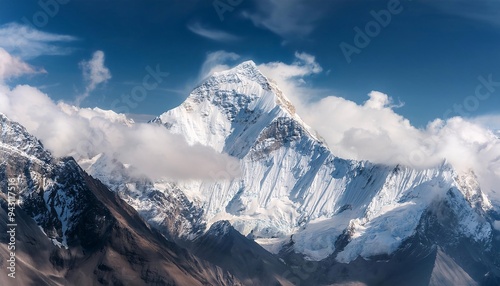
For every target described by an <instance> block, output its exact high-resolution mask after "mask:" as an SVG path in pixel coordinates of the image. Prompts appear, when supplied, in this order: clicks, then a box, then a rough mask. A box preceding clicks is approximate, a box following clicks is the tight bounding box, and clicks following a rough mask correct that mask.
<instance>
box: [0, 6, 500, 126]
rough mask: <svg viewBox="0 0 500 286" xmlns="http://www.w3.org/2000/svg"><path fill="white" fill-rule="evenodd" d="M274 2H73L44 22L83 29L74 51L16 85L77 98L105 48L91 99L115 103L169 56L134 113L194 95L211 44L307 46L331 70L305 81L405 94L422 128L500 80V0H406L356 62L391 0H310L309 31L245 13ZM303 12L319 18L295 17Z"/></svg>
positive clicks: (346, 90) (344, 91) (359, 91)
mask: <svg viewBox="0 0 500 286" xmlns="http://www.w3.org/2000/svg"><path fill="white" fill-rule="evenodd" d="M271 2H273V1H270V0H255V1H252V0H244V1H243V2H242V4H240V5H238V6H237V7H235V9H234V11H233V12H227V13H225V14H224V18H225V19H224V21H220V19H219V16H218V15H217V13H216V11H215V9H214V7H213V2H212V1H211V0H203V1H202V0H183V1H177V0H168V1H165V0H163V1H161V0H146V1H139V0H136V1H133V0H119V1H118V0H90V1H89V0H70V1H69V3H68V4H65V5H61V6H60V11H59V13H57V15H55V16H54V17H52V18H50V19H49V22H48V24H47V25H46V26H44V27H41V28H40V30H42V31H45V32H50V33H56V34H67V35H72V36H75V37H77V38H78V39H79V40H78V41H75V42H71V43H66V44H64V45H67V46H71V47H72V48H74V51H73V53H71V54H70V55H67V56H40V57H37V58H34V59H29V60H27V62H28V63H30V64H31V65H34V66H39V67H44V68H45V69H46V70H47V72H48V73H47V74H45V75H37V76H32V77H29V78H21V79H17V80H16V82H13V83H28V84H31V85H34V86H42V87H44V89H43V91H44V92H46V93H47V94H49V95H50V96H51V97H52V98H53V99H54V100H56V101H57V100H65V101H68V102H71V101H72V100H74V98H75V97H76V96H77V95H78V94H79V93H81V92H82V91H83V90H84V86H85V84H84V82H83V80H82V74H81V70H80V69H79V67H78V63H79V62H80V61H82V60H84V59H89V58H90V57H91V55H92V53H93V52H94V51H96V50H102V51H104V53H105V55H106V66H107V67H108V68H109V69H110V71H111V73H112V75H113V77H112V79H111V80H110V81H109V82H108V83H107V84H105V85H104V86H102V87H99V88H98V89H97V90H95V91H94V92H92V94H91V96H90V97H88V98H87V99H86V100H85V101H84V102H83V103H82V106H84V107H94V106H98V107H101V108H103V109H109V108H110V107H111V103H112V102H113V101H114V100H115V99H116V98H119V97H120V96H121V94H123V93H127V92H130V90H131V89H132V88H133V86H134V85H136V84H138V83H140V82H141V80H142V78H143V77H144V75H145V74H146V71H145V67H146V66H152V67H155V66H156V65H160V67H161V70H162V71H166V72H169V74H170V75H169V77H168V78H167V79H166V80H165V81H164V82H162V83H161V84H160V86H159V88H157V89H156V90H153V91H151V92H149V94H148V97H147V98H146V100H144V101H143V102H141V103H140V104H139V106H138V107H137V108H135V109H134V110H133V112H134V113H138V114H151V115H158V114H160V113H162V112H164V111H166V110H167V109H170V108H172V107H175V106H176V105H178V104H180V103H181V102H182V101H183V100H184V99H185V97H187V95H188V94H187V92H186V91H187V90H188V88H189V87H190V86H191V85H192V84H193V81H195V80H196V78H197V76H198V72H199V70H200V67H201V65H202V63H203V61H204V60H205V57H206V55H207V53H208V52H212V51H217V50H225V51H228V52H234V53H237V54H240V55H242V60H244V59H253V60H254V61H255V62H257V63H266V62H271V61H283V62H285V63H291V62H292V61H293V60H294V53H295V52H296V51H299V52H306V53H308V54H311V55H314V56H316V60H317V61H318V63H319V64H320V65H321V66H322V67H323V70H324V71H323V72H322V73H321V74H318V75H314V76H312V77H310V78H306V81H307V83H308V84H309V85H311V86H314V87H317V88H318V89H322V90H325V95H337V96H342V97H344V98H347V99H350V100H353V101H355V102H358V103H362V102H363V101H365V100H366V99H367V96H366V95H367V93H368V92H370V91H371V90H377V91H381V92H384V93H387V94H389V95H390V96H392V97H393V98H394V99H395V100H396V101H397V100H401V101H402V102H405V105H404V106H403V107H401V108H399V109H398V110H397V112H398V113H400V114H402V115H403V116H405V117H407V118H408V119H410V121H411V122H412V123H413V124H414V125H417V126H424V125H425V124H426V123H427V122H428V121H430V120H433V119H434V118H438V117H443V114H444V113H445V111H446V110H447V109H449V108H452V107H453V105H454V104H460V103H462V102H463V101H464V99H465V98H466V97H467V96H473V95H474V92H475V88H476V86H477V85H478V84H479V81H478V79H477V78H478V76H481V75H482V76H484V77H487V76H488V75H490V74H491V75H492V77H493V79H496V80H497V81H499V82H500V21H498V22H495V20H494V18H492V17H489V18H488V17H484V19H475V18H474V17H473V16H471V14H474V13H473V12H476V11H483V10H484V9H485V7H488V9H489V11H490V12H492V13H497V14H500V10H496V12H495V8H500V5H498V4H492V3H493V2H492V1H489V0H480V1H477V2H474V3H477V4H470V6H467V7H465V6H464V8H460V7H457V5H455V4H453V3H451V2H450V1H447V0H446V1H434V2H437V3H438V4H436V3H434V4H431V3H430V1H427V0H422V1H418V0H414V1H401V5H402V7H403V8H404V9H403V11H402V12H401V13H399V14H397V15H393V17H392V20H391V22H390V24H389V25H388V26H387V27H386V28H383V29H382V30H381V32H380V34H379V35H378V36H376V37H375V38H373V39H372V40H371V42H370V44H369V45H368V46H367V47H366V48H364V49H362V51H361V53H360V54H354V55H353V56H352V62H351V63H348V62H347V61H346V59H345V57H344V55H343V54H342V51H341V50H340V48H339V44H340V43H341V42H346V43H349V44H353V38H354V35H355V32H354V30H353V28H354V27H356V26H358V27H360V28H362V29H363V28H364V26H365V24H366V23H368V22H369V21H371V20H373V17H372V15H370V11H372V10H375V11H379V10H380V9H384V8H386V7H387V3H388V2H389V1H378V0H377V1H310V2H307V1H306V3H309V4H308V5H310V6H309V7H308V9H309V10H307V9H306V10H305V11H304V13H311V11H317V12H318V13H319V12H322V13H323V14H322V15H320V16H318V17H317V19H316V20H315V21H311V23H312V24H311V25H312V26H313V29H312V31H311V32H310V33H306V34H305V35H300V34H299V33H297V34H295V35H294V34H293V33H292V35H278V34H276V33H274V32H272V31H270V30H269V29H266V28H265V27H262V26H255V25H254V23H253V22H252V21H250V20H249V19H247V18H246V17H244V16H243V15H244V14H245V13H264V14H265V13H266V11H267V10H266V9H264V10H262V7H263V6H264V7H265V5H266V3H271ZM292 2H300V1H297V0H294V1H292ZM458 2H460V1H458ZM0 7H1V9H0V25H2V24H6V23H10V22H17V23H22V20H21V19H22V18H23V17H27V18H28V19H32V17H33V15H34V14H35V13H36V12H37V11H39V10H41V7H40V6H39V5H38V4H37V1H28V0H16V1H11V0H0ZM269 9H271V8H269ZM461 9H462V10H461ZM492 9H493V11H491V10H492ZM267 12H268V11H267ZM302 16H304V17H308V16H310V15H300V13H299V15H296V17H302ZM499 18H500V17H499ZM282 21H292V20H287V19H283V20H282ZM192 23H202V24H203V25H204V26H207V27H210V28H212V29H215V30H220V31H225V32H227V33H230V34H233V35H235V36H237V37H239V40H235V41H213V40H210V39H207V38H204V37H200V36H199V35H196V34H194V33H193V32H191V31H190V30H189V29H188V26H189V25H190V24H192ZM0 46H1V39H0ZM499 107H500V87H499V88H498V91H496V92H494V93H493V94H492V96H491V97H490V98H489V99H488V100H486V101H482V102H481V104H480V106H479V108H478V109H477V110H475V111H474V112H473V113H471V114H470V116H479V115H482V114H490V113H495V114H497V113H498V112H499Z"/></svg>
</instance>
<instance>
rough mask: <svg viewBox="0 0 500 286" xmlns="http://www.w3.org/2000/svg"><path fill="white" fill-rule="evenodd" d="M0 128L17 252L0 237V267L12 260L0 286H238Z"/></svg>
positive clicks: (25, 136) (0, 159)
mask: <svg viewBox="0 0 500 286" xmlns="http://www.w3.org/2000/svg"><path fill="white" fill-rule="evenodd" d="M0 124H1V130H0V134H1V138H0V139H1V140H0V182H1V183H0V187H1V190H2V192H1V195H0V196H1V198H0V202H1V206H2V207H1V211H0V216H1V219H2V221H3V222H7V220H8V219H9V217H11V215H10V216H9V213H10V210H9V205H8V202H9V196H11V197H12V195H13V194H15V195H16V199H17V200H18V204H17V205H18V206H17V207H16V209H15V211H14V214H15V219H14V220H12V222H13V223H15V224H16V226H15V249H9V242H10V241H11V240H10V234H9V233H7V230H10V229H11V228H10V227H9V228H8V229H6V224H5V223H2V230H1V231H0V258H1V259H0V266H1V268H2V269H3V271H5V269H6V267H7V264H8V263H9V262H7V259H8V258H9V256H10V253H11V252H15V258H16V266H15V277H16V278H15V279H13V278H11V277H8V276H7V275H1V276H0V285H241V284H240V282H239V281H238V280H237V279H236V278H234V276H233V275H231V274H229V273H228V272H227V271H224V270H222V269H221V268H219V267H217V266H214V265H213V264H211V263H208V262H206V261H204V260H202V259H199V258H197V257H195V256H193V255H192V254H190V253H189V252H188V251H186V250H185V249H183V248H181V247H179V246H178V245H176V244H175V243H173V242H170V241H167V240H166V239H165V237H164V236H162V235H161V234H160V233H159V232H158V231H156V230H155V229H153V228H151V227H150V226H149V225H148V224H147V223H145V222H144V221H143V219H142V218H141V217H140V216H139V215H138V214H137V212H136V211H135V210H134V209H133V208H132V207H130V206H129V205H127V204H126V203H125V202H124V201H122V200H121V199H120V198H119V197H118V196H117V195H116V194H115V193H112V192H111V191H109V189H108V188H107V187H106V186H104V185H103V184H102V183H101V182H99V181H98V180H95V179H93V178H92V177H90V176H88V175H87V174H86V173H85V172H84V171H83V170H82V169H81V168H80V167H79V166H78V164H77V163H76V162H75V161H74V160H73V159H72V158H63V159H55V158H52V157H51V156H50V153H49V152H47V151H46V150H45V149H44V148H43V146H42V144H41V143H40V142H39V141H38V140H36V138H34V137H33V136H31V135H29V133H28V132H26V130H25V129H24V128H23V127H22V126H20V125H19V124H17V123H15V122H11V121H9V119H7V118H6V117H5V116H4V115H0ZM9 192H10V193H9ZM11 201H12V200H11Z"/></svg>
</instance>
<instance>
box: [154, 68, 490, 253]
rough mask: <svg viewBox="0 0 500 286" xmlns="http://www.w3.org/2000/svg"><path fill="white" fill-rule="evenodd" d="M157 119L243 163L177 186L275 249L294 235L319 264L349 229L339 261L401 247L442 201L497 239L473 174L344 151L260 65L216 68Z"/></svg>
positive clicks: (470, 231)
mask: <svg viewBox="0 0 500 286" xmlns="http://www.w3.org/2000/svg"><path fill="white" fill-rule="evenodd" d="M155 122H156V123H161V124H164V125H165V126H166V127H167V128H169V129H170V130H171V131H172V132H174V133H177V134H180V135H182V136H184V137H185V138H186V140H187V141H188V142H189V143H191V144H195V143H199V144H202V145H206V146H211V147H213V148H215V149H216V150H217V151H220V152H226V153H228V154H230V155H232V156H235V157H237V158H239V159H240V160H241V165H242V169H243V176H242V178H241V179H239V180H233V181H226V182H180V183H178V187H179V189H180V190H181V191H182V192H183V193H184V194H185V195H186V196H187V198H189V200H190V201H192V202H193V203H194V204H195V205H196V206H198V207H199V208H201V209H202V210H203V212H204V218H205V219H206V221H207V223H208V225H211V224H212V223H214V222H216V221H219V220H227V221H229V222H230V223H231V224H232V225H233V226H234V227H235V228H236V229H237V230H238V231H240V232H241V233H242V234H243V235H251V236H252V237H254V238H256V239H257V241H258V242H260V243H261V244H262V245H263V246H265V247H267V248H268V249H270V250H271V249H274V250H276V249H280V248H281V246H282V245H284V244H285V243H288V242H289V241H290V237H291V235H293V237H292V238H291V240H292V241H293V247H294V250H295V251H297V252H300V253H303V254H305V255H306V256H307V257H309V258H310V259H314V260H320V259H323V258H325V257H327V256H329V255H331V254H333V253H335V251H336V249H335V243H336V241H337V240H338V239H339V237H341V236H342V235H344V236H345V235H346V234H348V241H349V243H348V244H347V245H346V246H345V247H344V248H343V250H342V251H341V252H339V253H338V254H337V259H338V260H339V261H342V262H349V261H352V260H353V259H355V258H356V257H357V256H362V257H369V256H373V255H377V254H382V253H392V252H393V251H395V250H396V249H397V248H398V247H399V246H400V245H401V243H402V242H403V241H404V240H405V239H407V238H409V237H410V236H412V235H413V234H414V233H415V230H416V228H417V226H418V225H419V223H420V221H421V218H422V216H423V215H424V214H425V213H426V212H427V211H428V209H429V207H430V206H431V205H432V204H433V202H435V201H436V200H446V201H450V202H454V203H455V204H460V206H461V207H460V208H458V207H457V208H454V210H455V211H456V215H457V216H459V217H462V218H463V219H464V220H462V221H461V224H460V225H459V226H457V227H458V228H459V232H460V233H461V234H462V235H463V236H465V237H470V238H471V239H473V240H475V241H482V242H485V243H487V242H488V241H489V240H491V236H492V234H491V224H490V222H488V221H486V220H484V219H483V217H482V216H483V214H484V213H486V212H488V211H489V210H490V209H491V208H492V207H493V206H492V205H491V202H490V201H489V200H488V198H487V197H486V195H485V194H483V193H482V192H481V190H480V188H479V185H478V183H477V180H476V178H475V176H474V174H472V173H470V174H457V173H456V172H455V171H454V169H453V167H452V166H450V165H449V164H446V163H443V164H442V165H440V166H436V167H435V168H432V169H427V170H413V169H410V168H406V167H403V166H384V165H376V164H372V163H370V162H364V161H361V162H358V161H351V160H343V159H340V158H338V157H336V156H335V155H334V154H332V153H331V152H330V150H329V149H328V148H327V146H325V145H324V144H323V143H322V142H321V141H320V140H318V139H317V138H316V137H315V136H313V135H312V134H314V133H313V132H310V131H309V128H308V127H307V126H306V125H305V124H304V123H303V122H302V121H301V120H300V118H299V117H298V115H296V114H295V111H294V108H293V106H292V105H291V104H290V103H289V101H288V100H287V99H286V97H285V96H284V95H283V94H282V92H280V91H279V89H278V88H277V87H276V86H275V85H274V84H273V83H272V82H271V81H270V80H268V79H267V78H266V77H265V76H263V75H262V74H261V73H260V71H258V69H257V68H256V66H255V64H254V63H253V62H244V63H242V64H240V65H239V66H237V67H235V68H233V69H231V70H228V71H224V72H220V73H215V74H214V75H212V76H211V77H209V78H208V79H207V80H206V81H205V82H204V83H203V84H201V85H200V86H199V87H197V88H196V89H195V90H194V91H193V92H192V93H191V95H190V96H189V97H188V99H187V100H186V101H185V102H184V103H183V104H182V105H180V106H179V107H177V108H175V109H172V110H170V111H167V112H166V113H164V114H162V115H161V116H159V117H158V118H157V119H156V120H155ZM152 208H154V206H152Z"/></svg>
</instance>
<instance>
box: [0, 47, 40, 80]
mask: <svg viewBox="0 0 500 286" xmlns="http://www.w3.org/2000/svg"><path fill="white" fill-rule="evenodd" d="M37 73H46V71H45V70H44V69H37V68H35V67H33V66H31V65H29V64H28V63H26V62H24V61H23V60H21V59H20V58H18V57H15V56H12V55H11V54H9V52H7V51H6V50H4V49H3V48H0V83H2V82H4V81H5V80H8V79H11V78H16V77H19V76H22V75H29V74H37Z"/></svg>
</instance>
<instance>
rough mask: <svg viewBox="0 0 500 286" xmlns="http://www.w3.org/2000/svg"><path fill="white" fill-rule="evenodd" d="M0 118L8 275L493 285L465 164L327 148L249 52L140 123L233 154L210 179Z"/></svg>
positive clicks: (494, 210)
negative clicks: (12, 243)
mask: <svg viewBox="0 0 500 286" xmlns="http://www.w3.org/2000/svg"><path fill="white" fill-rule="evenodd" d="M0 116H1V117H0V121H1V124H2V125H1V126H2V131H1V137H0V138H1V141H0V155H1V156H0V159H1V162H0V163H1V165H0V179H1V188H2V213H1V214H2V219H3V220H4V221H7V219H8V208H7V204H8V198H7V194H8V191H7V190H8V189H9V186H10V185H9V179H12V178H15V180H16V181H17V182H18V183H17V185H16V188H18V190H19V192H18V200H19V208H18V209H17V210H16V212H17V213H16V219H17V224H18V225H19V226H18V227H17V229H18V233H17V234H16V235H17V236H16V237H17V238H18V242H17V245H18V246H19V248H18V250H17V252H16V255H17V257H18V266H17V267H18V272H19V276H20V277H22V279H24V280H23V281H24V283H23V284H20V285H67V284H68V283H69V284H71V285H78V283H80V282H81V283H85V284H86V285H92V283H94V284H95V285H101V284H102V285H356V284H359V285H500V255H499V254H500V226H499V225H500V222H499V221H500V206H499V205H498V202H496V201H494V200H492V199H491V198H490V197H489V196H488V194H487V193H486V192H483V190H482V189H481V185H480V182H479V181H478V179H477V177H476V175H475V174H474V172H473V171H466V172H464V171H458V170H457V169H455V168H454V166H452V165H451V164H450V163H448V162H447V161H446V160H443V162H441V163H440V164H439V165H437V166H434V167H433V168H427V169H415V168H411V167H408V166H402V165H389V164H374V163H371V162H368V161H356V160H346V159H342V158H339V157H337V156H336V155H335V154H334V153H333V152H332V151H331V150H330V149H329V147H328V146H327V144H326V143H325V142H324V140H323V139H322V137H321V136H320V135H319V134H317V133H316V132H315V131H314V130H313V129H312V128H311V127H309V126H308V125H307V124H306V123H304V122H303V121H302V120H301V118H300V117H299V115H298V114H296V110H295V107H294V106H293V104H292V103H291V102H290V100H288V99H287V98H286V96H285V95H284V94H283V92H282V91H281V90H280V89H279V87H278V86H277V84H276V83H274V82H273V81H272V80H271V79H268V78H267V77H266V76H264V75H263V74H262V73H261V72H260V71H259V70H258V68H257V66H256V65H255V64H254V63H253V62H251V61H248V62H243V63H241V64H240V65H238V66H236V67H234V68H232V69H230V70H227V71H223V72H217V73H214V74H213V75H211V76H210V77H208V78H207V79H205V81H204V82H203V83H202V84H200V85H199V86H198V87H196V88H195V89H194V90H193V91H192V92H191V94H190V95H189V97H188V98H187V99H186V100H185V101H184V102H183V103H182V104H181V105H180V106H178V107H176V108H174V109H172V110H169V111H167V112H165V113H163V114H161V115H160V116H158V117H156V118H154V119H153V120H151V121H150V122H149V124H156V125H160V126H164V128H165V129H166V130H168V132H171V133H174V134H178V135H180V136H182V137H184V139H185V140H186V141H187V142H188V143H189V144H191V145H195V144H200V145H203V146H207V147H210V148H213V149H214V150H215V151H217V152H220V153H224V154H227V155H230V156H232V157H234V158H236V159H238V161H239V165H238V166H232V165H228V166H227V168H226V171H225V172H214V173H213V176H212V178H211V179H210V180H172V179H167V178H162V179H153V178H149V177H147V176H138V175H137V174H136V173H135V172H133V171H132V169H133V168H131V167H130V166H129V165H128V164H127V162H120V161H119V160H118V159H117V158H115V157H114V155H113V154H104V153H101V154H97V155H95V156H93V157H91V158H77V159H76V160H75V159H73V158H71V157H66V158H54V157H53V156H52V155H51V153H50V152H49V151H47V150H46V149H45V148H44V147H43V145H42V143H41V142H39V141H38V140H37V139H36V138H35V137H33V136H32V135H30V134H29V133H28V132H27V130H26V129H25V128H24V127H22V126H21V125H19V124H18V123H16V122H12V121H10V120H9V119H8V118H7V117H6V116H4V115H0ZM116 116H119V115H116ZM124 124H125V123H124ZM127 124H129V123H128V122H127ZM331 124H342V122H332V123H331ZM164 148H168V146H164ZM151 164H153V165H154V164H155V162H154V161H152V162H151ZM0 238H1V242H2V244H1V249H2V251H1V252H0V253H1V256H2V263H4V262H5V261H6V260H7V259H6V258H7V257H8V255H9V254H8V253H9V251H8V240H9V237H8V235H7V232H6V231H2V234H1V236H0ZM40 249H43V250H42V251H41V252H40ZM1 266H2V268H5V265H1ZM1 279H4V280H0V283H1V284H2V285H9V284H7V283H9V282H10V281H9V280H5V279H8V277H7V278H5V277H2V278H1Z"/></svg>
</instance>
